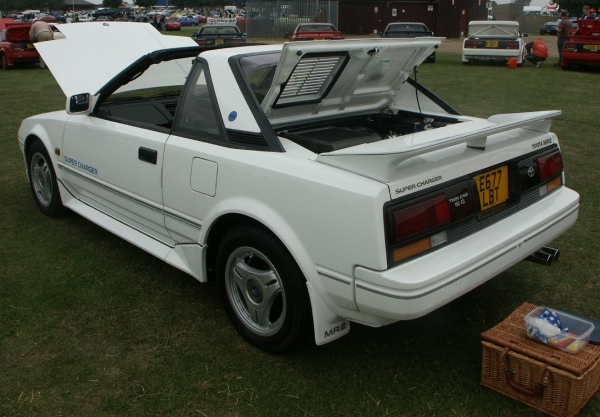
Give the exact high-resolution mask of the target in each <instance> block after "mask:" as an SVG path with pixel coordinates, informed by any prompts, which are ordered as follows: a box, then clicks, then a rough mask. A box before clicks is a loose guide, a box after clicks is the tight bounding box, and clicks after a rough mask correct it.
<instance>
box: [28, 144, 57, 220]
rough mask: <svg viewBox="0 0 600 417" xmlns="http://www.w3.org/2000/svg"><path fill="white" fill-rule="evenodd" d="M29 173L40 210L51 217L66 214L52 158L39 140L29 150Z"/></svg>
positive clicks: (32, 189) (34, 197) (30, 183)
mask: <svg viewBox="0 0 600 417" xmlns="http://www.w3.org/2000/svg"><path fill="white" fill-rule="evenodd" d="M27 174H28V176H29V186H30V187H31V192H32V193H33V199H34V200H35V203H36V204H37V206H38V208H39V209H40V211H41V212H42V213H44V214H45V215H46V216H49V217H60V216H62V215H63V214H65V212H66V209H65V207H64V206H63V204H62V201H61V199H60V191H59V189H58V183H57V181H56V172H54V167H53V166H52V160H51V159H50V156H49V155H48V151H47V150H46V148H45V147H44V145H43V144H42V142H40V141H39V140H36V141H35V142H33V143H32V144H31V147H30V148H29V150H28V152H27Z"/></svg>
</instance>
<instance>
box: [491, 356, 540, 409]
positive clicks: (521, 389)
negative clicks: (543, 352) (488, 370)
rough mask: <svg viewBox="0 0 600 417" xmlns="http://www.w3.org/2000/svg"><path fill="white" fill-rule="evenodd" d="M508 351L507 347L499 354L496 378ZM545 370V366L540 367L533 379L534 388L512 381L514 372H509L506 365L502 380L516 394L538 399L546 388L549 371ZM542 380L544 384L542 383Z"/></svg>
mask: <svg viewBox="0 0 600 417" xmlns="http://www.w3.org/2000/svg"><path fill="white" fill-rule="evenodd" d="M509 350H510V348H508V347H506V348H504V350H502V353H501V354H500V358H499V359H498V362H497V363H496V374H497V375H498V377H500V367H501V366H502V365H504V361H505V359H506V354H507V353H508V351H509ZM547 368H548V365H547V364H543V365H542V366H541V367H540V370H539V371H538V373H537V374H536V376H535V378H534V379H533V384H534V385H535V388H528V387H525V386H523V385H521V384H519V383H517V382H515V381H514V379H513V378H514V375H515V372H514V371H511V370H510V369H509V367H508V365H507V366H506V367H505V368H504V378H505V379H506V383H507V384H508V386H509V387H511V388H512V389H513V390H515V391H517V392H518V393H521V394H523V395H526V396H528V397H540V396H541V395H542V393H543V392H544V387H545V386H546V383H547V381H548V374H549V371H548V369H547ZM542 379H543V381H544V382H542Z"/></svg>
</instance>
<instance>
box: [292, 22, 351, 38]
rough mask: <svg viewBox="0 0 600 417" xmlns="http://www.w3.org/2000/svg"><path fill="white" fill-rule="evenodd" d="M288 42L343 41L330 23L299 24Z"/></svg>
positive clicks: (341, 36)
mask: <svg viewBox="0 0 600 417" xmlns="http://www.w3.org/2000/svg"><path fill="white" fill-rule="evenodd" d="M289 39H290V42H295V41H325V40H335V39H338V40H339V39H344V35H343V34H342V32H340V31H339V30H337V29H336V27H335V26H333V25H332V24H331V23H300V24H298V26H296V29H294V31H293V32H292V33H291V34H290V36H289Z"/></svg>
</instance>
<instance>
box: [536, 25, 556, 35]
mask: <svg viewBox="0 0 600 417" xmlns="http://www.w3.org/2000/svg"><path fill="white" fill-rule="evenodd" d="M557 27H558V23H557V22H546V23H544V24H543V25H542V26H540V35H556V28H557Z"/></svg>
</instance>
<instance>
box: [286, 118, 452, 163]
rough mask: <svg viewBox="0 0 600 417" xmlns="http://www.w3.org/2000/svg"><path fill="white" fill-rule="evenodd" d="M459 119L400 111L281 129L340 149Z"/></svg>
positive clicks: (311, 146) (316, 146)
mask: <svg viewBox="0 0 600 417" xmlns="http://www.w3.org/2000/svg"><path fill="white" fill-rule="evenodd" d="M454 123H459V121H458V120H457V119H455V118H447V117H437V116H436V117H433V116H428V115H423V114H414V113H398V114H389V115H385V114H377V115H372V116H363V117H359V118H353V119H350V120H343V121H338V122H333V123H331V122H329V123H323V124H321V125H319V124H317V125H315V124H313V125H311V126H310V127H307V126H303V127H299V128H294V129H286V130H282V131H279V132H277V133H278V135H279V136H282V137H284V138H286V139H289V140H291V141H293V142H295V143H297V144H298V145H300V146H303V147H305V148H307V149H308V150H310V151H312V152H315V153H318V154H319V153H325V152H332V151H337V150H340V149H344V148H349V147H352V146H357V145H361V144H363V143H371V142H377V141H380V140H385V139H390V138H393V137H397V136H404V135H409V134H413V133H418V132H423V131H426V130H431V129H437V128H440V127H444V126H447V125H449V124H454Z"/></svg>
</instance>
